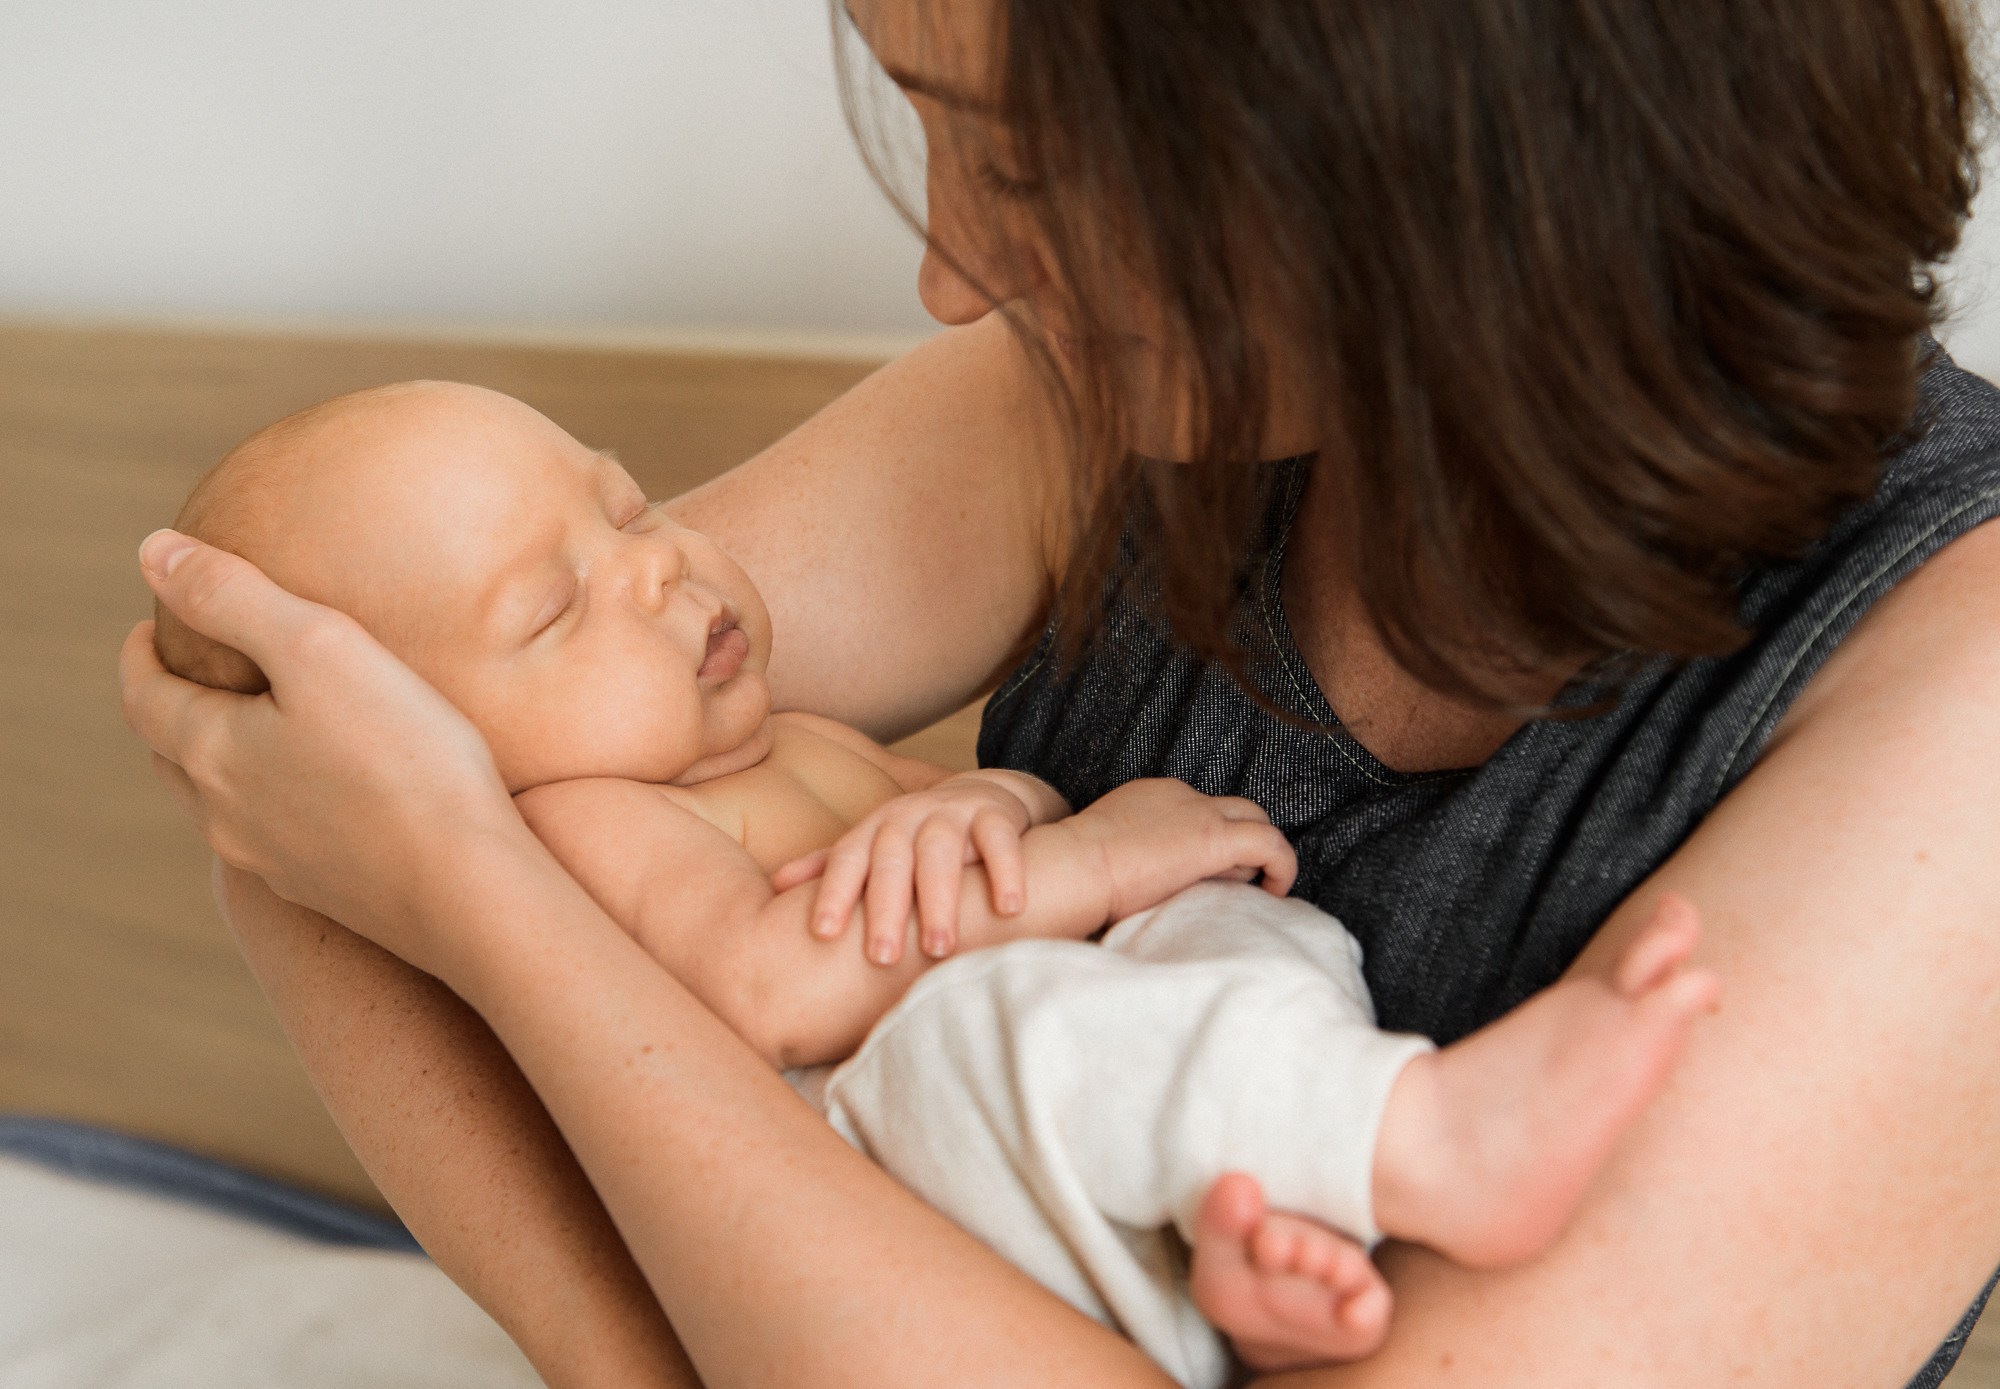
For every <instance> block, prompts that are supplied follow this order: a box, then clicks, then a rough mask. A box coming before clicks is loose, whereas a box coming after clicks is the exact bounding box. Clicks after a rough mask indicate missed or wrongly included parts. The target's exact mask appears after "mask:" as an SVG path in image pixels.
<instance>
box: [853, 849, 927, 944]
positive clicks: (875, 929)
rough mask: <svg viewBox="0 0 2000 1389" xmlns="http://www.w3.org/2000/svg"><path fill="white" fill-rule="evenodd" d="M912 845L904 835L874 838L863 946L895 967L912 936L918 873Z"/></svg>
mask: <svg viewBox="0 0 2000 1389" xmlns="http://www.w3.org/2000/svg"><path fill="white" fill-rule="evenodd" d="M913 859H914V855H913V853H912V850H911V847H910V843H909V841H908V840H906V839H904V838H903V837H902V836H901V835H895V834H881V835H877V836H876V837H875V854H874V857H873V858H872V859H870V860H869V864H868V888H867V893H866V900H867V904H868V905H867V911H866V915H865V920H864V921H863V923H862V943H863V946H864V948H865V949H866V950H867V952H868V958H869V959H870V960H873V961H874V962H875V963H876V964H878V965H893V964H895V963H896V962H897V961H898V960H901V959H902V958H903V942H904V938H905V937H907V936H908V935H909V933H910V899H911V896H912V895H913V892H912V884H911V878H912V877H913V876H914V874H915V872H916V864H915V862H914V861H913Z"/></svg>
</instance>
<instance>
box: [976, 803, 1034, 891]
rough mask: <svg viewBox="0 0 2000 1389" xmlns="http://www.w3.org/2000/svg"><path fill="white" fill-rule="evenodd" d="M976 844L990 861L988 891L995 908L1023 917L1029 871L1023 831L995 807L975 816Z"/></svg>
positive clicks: (988, 862) (981, 853)
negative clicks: (1022, 852)
mask: <svg viewBox="0 0 2000 1389" xmlns="http://www.w3.org/2000/svg"><path fill="white" fill-rule="evenodd" d="M972 843H973V845H974V847H976V848H977V849H978V850H979V857H980V859H981V860H982V861H983V862H984V863H985V864H986V890H987V892H988V894H989V895H990V896H991V897H992V899H993V910H994V911H996V912H998V913H1000V915H1002V916H1019V915H1020V914H1021V913H1022V912H1023V911H1024V910H1026V909H1027V906H1028V870H1027V866H1026V864H1025V863H1024V862H1023V859H1022V856H1021V831H1020V830H1019V829H1017V828H1016V827H1015V826H1014V825H1013V824H1011V823H1009V821H1008V819H1007V817H1006V816H1004V815H1002V814H1000V813H999V812H998V811H995V810H982V811H980V812H979V814H977V815H975V816H973V817H972Z"/></svg>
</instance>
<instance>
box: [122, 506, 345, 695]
mask: <svg viewBox="0 0 2000 1389" xmlns="http://www.w3.org/2000/svg"><path fill="white" fill-rule="evenodd" d="M139 571H140V573H141V574H143V575H144V576H145V579H146V583H147V584H148V585H149V586H150V587H151V588H152V590H153V592H154V594H155V595H157V596H158V598H159V600H160V601H161V602H162V603H164V604H166V605H167V607H168V608H169V609H170V610H172V612H173V614H174V616H176V617H178V618H179V619H180V620H181V621H183V622H185V623H187V625H188V626H190V627H192V628H194V630H195V631H197V632H199V633H201V634H202V635H203V636H205V637H212V638H214V639H215V640H216V641H219V642H221V643H222V644H223V645H225V646H233V647H235V648H236V649H237V650H238V651H241V652H242V653H243V654H244V655H246V656H248V657H249V658H250V659H251V660H252V661H255V662H256V663H257V665H258V666H259V667H260V668H261V669H262V670H263V671H264V672H265V673H266V674H267V675H268V674H269V673H270V672H271V671H272V670H273V669H283V668H285V667H286V666H287V665H288V664H289V663H288V662H287V661H285V660H284V659H282V654H281V653H283V652H285V651H287V650H288V649H290V648H291V647H293V646H294V645H295V644H296V643H297V642H299V641H300V640H301V639H302V638H303V637H304V636H305V635H306V634H307V633H309V632H311V631H313V630H314V629H316V628H324V627H333V626H337V625H340V624H342V623H343V622H344V619H342V618H341V617H340V615H339V614H338V613H336V612H334V611H333V609H331V608H324V607H321V606H320V605H319V604H317V603H312V602H308V601H307V600H305V599H303V598H301V597H299V596H298V595H297V594H294V593H287V592H286V591H285V590H284V589H282V588H280V587H278V585H277V584H275V583H273V582H272V581H271V580H270V579H269V578H267V577H266V576H265V574H264V571H263V570H261V569H259V568H257V566H256V565H254V564H252V563H250V561H249V560H247V559H244V558H243V557H242V556H241V555H232V554H230V553H229V552H228V551H227V550H218V549H216V548H215V547H214V546H212V545H204V544H202V543H201V542H200V541H198V540H194V539H191V538H190V537H188V536H185V535H182V534H180V533H179V532H177V531H170V530H162V531H154V532H153V533H152V534H151V535H149V536H147V537H146V539H145V540H144V541H143V542H142V543H141V544H140V546H139Z"/></svg>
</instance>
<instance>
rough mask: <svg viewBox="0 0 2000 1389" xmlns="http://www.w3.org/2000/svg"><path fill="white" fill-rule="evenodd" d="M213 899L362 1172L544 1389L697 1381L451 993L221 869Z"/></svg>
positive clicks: (511, 1068) (660, 1386) (539, 1124)
mask: <svg viewBox="0 0 2000 1389" xmlns="http://www.w3.org/2000/svg"><path fill="white" fill-rule="evenodd" d="M216 898H217V901H218V903H219V904H220V905H221V907H222V909H223V916H224V917H225V918H226V919H227V920H228V922H229V923H230V926H231V928H232V929H233V930H234V931H235V933H236V938H237V941H238V943H239V944H240V945H241V946H242V948H243V954H244V957H245V958H246V959H248V960H249V962H250V968H251V970H252V971H253V972H255V974H256V976H257V981H258V983H259V984H261V985H262V986H263V989H264V995H265V997H266V998H268V999H270V1001H271V1006H272V1008H273V1010H274V1011H275V1012H276V1013H277V1015H278V1020H279V1022H280V1023H282V1024H283V1026H284V1029H285V1034H286V1035H287V1036H288V1037H290V1038H291V1040H292V1045H293V1047H294V1048H295V1049H296V1050H297V1051H298V1054H299V1057H300V1059H301V1060H302V1061H303V1062H304V1063H305V1066H306V1070H307V1071H308V1072H309V1073H310V1074H311V1076H312V1078H313V1084H314V1086H315V1088H316V1089H317V1090H318V1091H319V1095H320V1098H321V1099H322V1100H323V1101H324V1102H325V1104H326V1107H327V1109H328V1110H329V1111H330V1112H331V1113H332V1115H333V1117H334V1120H335V1121H336V1122H337V1123H338V1124H339V1125H340V1131H341V1134H342V1135H343V1136H344V1137H345V1138H346V1139H347V1142H348V1145H349V1146H350V1147H352V1148H353V1149H354V1151H355V1152H356V1153H357V1154H358V1155H360V1157H361V1160H362V1163H363V1165H364V1166H365V1167H366V1168H367V1169H368V1175H369V1176H370V1177H371V1178H373V1179H374V1181H375V1184H376V1186H377V1187H378V1188H380V1190H381V1191H382V1193H383V1194H384V1195H385V1196H387V1197H388V1198H389V1202H390V1204H391V1205H393V1206H395V1208H396V1209H397V1211H398V1212H399V1213H401V1214H402V1216H403V1218H404V1219H405V1221H406V1222H407V1223H408V1224H409V1225H410V1226H411V1227H412V1229H414V1230H415V1231H416V1233H417V1236H418V1238H419V1239H421V1240H422V1241H423V1244H424V1247H425V1249H426V1250H428V1251H429V1253H430V1255H431V1257H432V1258H433V1259H434V1260H436V1262H437V1264H438V1266H439V1267H440V1268H442V1269H443V1270H444V1271H445V1272H446V1273H447V1274H448V1275H450V1277H451V1279H452V1281H453V1282H455V1283H457V1284H458V1285H459V1287H461V1288H463V1289H464V1290H465V1291H466V1293H467V1294H468V1295H469V1296H470V1297H471V1298H472V1299H473V1300H474V1301H476V1302H477V1303H479V1305H480V1306H481V1307H483V1308H485V1309H486V1311H487V1313H488V1314H489V1315H491V1316H492V1317H493V1318H494V1319H495V1320H496V1321H498V1322H499V1323H500V1324H501V1326H502V1327H504V1328H505V1329H506V1332H507V1334H508V1335H509V1336H511V1337H512V1338H513V1339H514V1342H515V1344H516V1345H518V1346H520V1347H521V1350H522V1352H523V1353H524V1354H525V1355H526V1356H527V1357H528V1359H529V1361H530V1362H531V1363H532V1364H533V1365H534V1367H535V1369H536V1371H537V1372H538V1373H539V1374H540V1375H541V1377H542V1379H543V1381H544V1382H546V1383H547V1384H548V1385H549V1389H603V1386H611V1385H616V1386H619V1389H653V1387H654V1386H657V1389H698V1384H699V1381H698V1380H697V1379H696V1378H695V1375H694V1370H693V1368H692V1367H691V1366H689V1365H688V1363H687V1357H686V1356H685V1355H683V1354H682V1352H681V1348H680V1345H679V1343H678V1342H677V1341H675V1339H674V1334H673V1330H672V1328H671V1327H669V1326H668V1325H667V1319H666V1317H665V1315H664V1314H662V1313H661V1311H660V1305H659V1303H658V1302H657V1301H656V1300H655V1299H654V1297H653V1295H652V1292H651V1290H650V1289H649V1288H648V1287H647V1286H646V1282H645V1279H644V1278H643V1277H642V1276H641V1275H640V1273H639V1270H638V1267H637V1266H636V1265H635V1264H634V1263H633V1262H632V1256H631V1255H630V1254H628V1253H627V1252H626V1251H625V1245H624V1242H623V1241H622V1240H620V1239H619V1238H618V1231H617V1230H616V1229H615V1228H614V1227H613V1226H612V1224H611V1218H610V1217H609V1216H608V1215H606V1214H605V1211H604V1206H603V1204H602V1203H600V1202H599V1201H598V1199H597V1195H596V1193H595V1192H593V1191H592V1190H591V1189H590V1183H589V1181H588V1180H586V1179H585V1177H584V1175H583V1172H582V1170H581V1169H580V1168H579V1167H578V1166H577V1165H576V1159H575V1158H573V1157H572V1156H570V1151H569V1148H568V1147H567V1146H566V1145H565V1144H564V1143H563V1141H562V1135H561V1134H559V1133H557V1132H556V1128H555V1125H554V1124H553V1123H552V1122H551V1121H550V1119H549V1116H548V1111H546V1110H545V1109H543V1108H542V1103H541V1101H540V1100H538V1099H536V1098H535V1094H534V1091H532V1090H530V1089H529V1088H528V1084H527V1082H526V1081H525V1080H523V1079H522V1078H521V1072H520V1070H519V1069H518V1068H517V1067H516V1066H515V1065H514V1063H513V1062H512V1061H511V1060H509V1059H508V1057H507V1053H506V1052H505V1051H504V1050H503V1049H502V1048H501V1046H500V1043H499V1042H498V1041H497V1040H496V1039H495V1038H494V1036H493V1033H492V1031H491V1029H489V1028H488V1027H487V1026H486V1024H485V1023H483V1022H481V1021H480V1020H479V1016H478V1014H476V1013H474V1012H473V1011H472V1010H471V1009H470V1008H468V1007H467V1006H466V1005H465V1004H464V1003H462V1002H460V1001H459V1000H458V999H457V998H456V997H454V996H453V994H452V992H451V990H449V989H447V988H445V987H444V985H442V984H440V983H439V982H438V981H437V980H435V979H433V978H431V977H430V976H429V975H427V974H423V973H421V972H419V971H417V970H415V969H412V968H411V967H410V966H408V965H406V964H404V963H403V962H402V961H401V960H399V959H397V958H396V957H395V956H394V955H391V954H389V953H388V952H387V951H386V950H382V949H381V948H379V947H377V946H375V945H371V944H370V943H369V942H367V941H365V940H363V939H362V938H361V937H360V936H357V935H355V934H354V933H353V932H352V931H349V930H347V929H346V928H345V927H343V926H338V925H336V924H334V923H333V922H331V921H329V920H327V919H326V918H325V917H323V916H321V915H319V914H318V913H317V912H311V911H307V910H306V909H305V908H304V907H300V906H295V905H293V904H292V903H290V902H287V901H284V900H283V899H282V898H279V897H277V896H276V895H274V894H273V893H272V892H271V890H270V889H269V888H268V887H266V886H264V883H263V881H262V880H261V879H259V878H254V877H251V876H250V875H249V874H247V873H239V872H237V871H236V870H234V869H230V868H224V867H222V866H221V865H220V864H218V865H217V869H216Z"/></svg>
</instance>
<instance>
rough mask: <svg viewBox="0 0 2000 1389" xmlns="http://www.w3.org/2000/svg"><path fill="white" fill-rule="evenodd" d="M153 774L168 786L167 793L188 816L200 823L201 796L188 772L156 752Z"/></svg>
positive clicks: (162, 783)
mask: <svg viewBox="0 0 2000 1389" xmlns="http://www.w3.org/2000/svg"><path fill="white" fill-rule="evenodd" d="M153 775H154V776H156V777H158V778H159V780H160V784H161V785H162V786H164V787H166V788H167V793H168V794H169V795H171V796H172V797H173V798H174V801H175V802H176V803H177V804H178V805H179V806H180V808H181V810H182V811H183V812H184V813H185V814H186V815H187V817H188V818H189V819H190V820H193V821H194V822H195V823H196V824H200V823H201V796H200V794H199V793H198V792H196V790H195V789H194V782H193V781H192V780H191V779H189V777H188V774H187V773H186V772H184V771H182V770H181V769H180V768H179V767H177V766H175V765H174V764H173V763H172V762H169V761H168V760H167V759H166V758H164V757H162V756H160V754H158V753H157V752H156V753H154V754H153Z"/></svg>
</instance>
